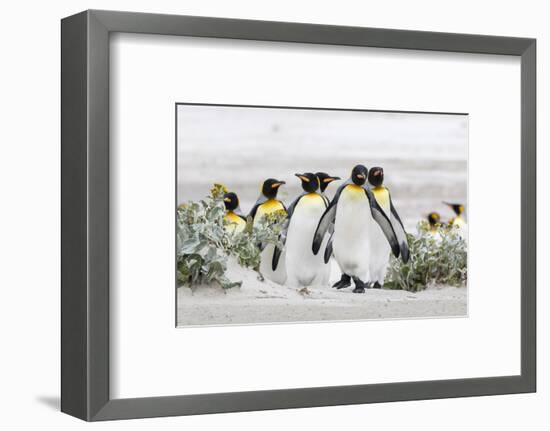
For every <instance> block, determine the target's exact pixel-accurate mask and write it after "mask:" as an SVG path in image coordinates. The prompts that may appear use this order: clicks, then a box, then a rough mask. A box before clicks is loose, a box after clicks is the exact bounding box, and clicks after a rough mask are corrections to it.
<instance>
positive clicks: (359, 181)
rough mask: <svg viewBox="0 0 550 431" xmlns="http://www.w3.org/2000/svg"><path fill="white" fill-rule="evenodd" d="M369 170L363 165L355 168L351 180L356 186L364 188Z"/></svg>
mask: <svg viewBox="0 0 550 431" xmlns="http://www.w3.org/2000/svg"><path fill="white" fill-rule="evenodd" d="M368 174H369V170H368V169H367V168H366V167H365V166H363V165H357V166H355V167H354V168H353V169H352V171H351V180H352V181H353V183H354V184H356V185H358V186H362V185H363V184H365V181H367V176H368Z"/></svg>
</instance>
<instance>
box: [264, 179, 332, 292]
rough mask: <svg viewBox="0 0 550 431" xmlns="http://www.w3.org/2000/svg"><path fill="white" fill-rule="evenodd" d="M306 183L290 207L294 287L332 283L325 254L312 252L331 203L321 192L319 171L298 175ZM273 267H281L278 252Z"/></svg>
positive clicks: (289, 262) (287, 239)
mask: <svg viewBox="0 0 550 431" xmlns="http://www.w3.org/2000/svg"><path fill="white" fill-rule="evenodd" d="M295 175H296V176H297V177H298V178H299V179H300V181H301V182H302V189H303V193H302V194H301V195H300V196H298V197H297V198H296V199H295V200H294V201H293V202H292V204H291V205H290V206H289V207H288V216H287V217H288V218H287V223H286V225H287V227H286V229H285V231H286V233H285V239H284V242H285V245H286V247H285V250H286V258H285V260H286V273H287V280H286V284H287V285H288V286H293V287H306V286H314V285H315V286H319V285H322V284H323V283H328V278H329V274H330V265H327V264H326V263H325V262H324V260H323V258H322V256H316V255H314V254H313V253H312V251H311V247H310V244H311V241H313V234H314V233H315V229H316V228H317V224H318V223H319V219H320V218H321V216H322V215H323V213H324V212H325V210H326V208H327V206H328V204H327V202H326V200H325V198H324V197H323V195H321V193H319V188H320V181H319V178H318V176H317V175H316V174H313V173H311V172H307V173H305V174H295ZM273 257H274V260H273V269H274V270H275V269H276V268H277V265H278V262H277V251H276V254H274V256H273Z"/></svg>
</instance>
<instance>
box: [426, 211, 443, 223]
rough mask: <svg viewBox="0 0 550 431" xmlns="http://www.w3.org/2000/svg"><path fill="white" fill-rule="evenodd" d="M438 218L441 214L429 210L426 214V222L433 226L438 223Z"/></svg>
mask: <svg viewBox="0 0 550 431" xmlns="http://www.w3.org/2000/svg"><path fill="white" fill-rule="evenodd" d="M440 220H441V216H440V215H439V213H436V212H431V213H430V214H428V223H430V226H435V225H436V224H438V223H439V221H440Z"/></svg>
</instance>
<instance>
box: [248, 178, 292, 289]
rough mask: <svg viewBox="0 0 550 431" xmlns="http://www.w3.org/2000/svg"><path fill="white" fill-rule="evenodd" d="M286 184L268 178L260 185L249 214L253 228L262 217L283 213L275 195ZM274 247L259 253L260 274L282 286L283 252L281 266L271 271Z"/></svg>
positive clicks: (283, 272) (283, 209)
mask: <svg viewBox="0 0 550 431" xmlns="http://www.w3.org/2000/svg"><path fill="white" fill-rule="evenodd" d="M283 184H286V183H285V182H284V181H280V180H276V179H274V178H268V179H267V180H265V181H264V182H263V184H262V188H261V193H260V197H259V198H258V200H257V201H256V203H255V204H254V206H253V207H252V209H251V210H250V213H249V217H252V220H253V226H254V227H256V226H258V223H259V221H260V220H261V219H262V218H263V216H265V215H267V214H271V213H274V212H275V211H281V210H282V211H285V212H286V207H285V205H284V204H283V203H282V202H281V201H280V200H278V199H277V193H278V191H279V187H281V186H282V185H283ZM274 251H275V247H274V246H273V245H272V244H268V245H267V246H266V247H265V248H264V249H263V250H262V252H261V255H260V273H261V274H262V275H263V276H264V277H265V278H267V279H268V280H271V281H274V282H275V283H278V284H284V283H285V281H286V268H285V265H284V260H285V259H284V252H283V256H282V258H283V259H282V264H281V265H279V266H278V267H277V269H276V270H275V271H274V270H273V269H272V262H273V253H274Z"/></svg>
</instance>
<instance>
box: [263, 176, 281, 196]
mask: <svg viewBox="0 0 550 431" xmlns="http://www.w3.org/2000/svg"><path fill="white" fill-rule="evenodd" d="M283 184H286V183H285V182H284V181H279V180H276V179H274V178H268V179H267V180H265V181H264V183H263V185H262V193H263V195H264V196H265V197H266V198H268V199H275V198H276V197H277V192H278V191H279V187H281V186H282V185H283Z"/></svg>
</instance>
